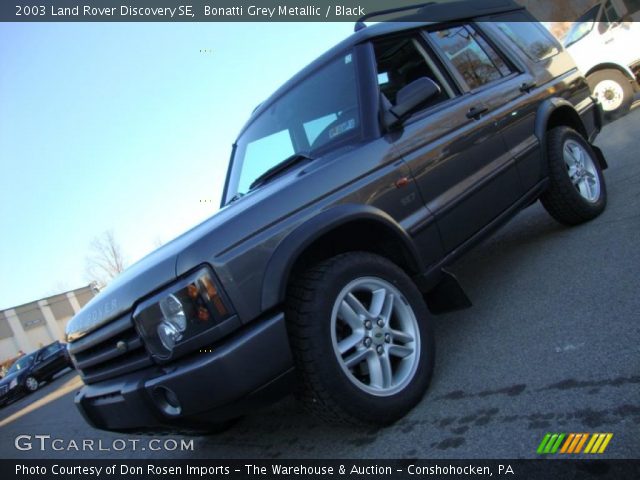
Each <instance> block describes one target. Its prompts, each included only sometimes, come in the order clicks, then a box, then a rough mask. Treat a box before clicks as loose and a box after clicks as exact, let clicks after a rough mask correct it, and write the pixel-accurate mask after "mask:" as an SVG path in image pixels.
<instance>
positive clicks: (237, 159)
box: [229, 53, 360, 195]
mask: <svg viewBox="0 0 640 480" xmlns="http://www.w3.org/2000/svg"><path fill="white" fill-rule="evenodd" d="M358 108H359V107H358V92H357V90H356V80H355V69H354V65H353V58H352V55H351V54H350V53H349V54H345V55H342V56H340V57H339V58H337V59H336V60H334V61H333V62H331V63H329V64H328V65H326V66H325V67H323V68H321V69H320V70H318V71H316V72H315V73H313V74H311V75H310V76H309V77H307V78H306V79H305V80H302V81H301V82H300V83H299V84H298V85H296V86H295V87H293V88H292V89H291V90H289V91H288V92H286V93H285V94H283V95H282V96H281V97H280V98H278V99H277V100H276V101H275V102H273V103H272V104H271V105H269V107H268V108H266V109H265V110H264V111H263V112H262V113H260V115H259V116H258V117H256V118H255V119H254V120H252V121H251V123H250V124H249V126H248V127H247V129H246V130H245V131H244V132H243V133H242V134H241V135H240V137H239V138H238V140H237V149H236V152H235V154H234V157H233V164H232V170H231V172H232V173H231V178H230V188H229V192H230V193H231V195H233V194H234V193H236V192H240V193H246V192H247V191H248V190H249V187H250V185H251V184H252V182H253V181H254V180H255V179H256V178H257V177H259V176H260V175H261V174H263V173H264V172H265V171H267V170H269V169H270V168H272V167H274V166H275V165H277V164H278V163H280V162H282V161H283V160H286V159H287V158H288V157H290V156H291V155H293V154H295V153H310V154H312V155H313V154H314V152H316V151H317V150H321V149H324V150H326V149H328V148H331V147H332V146H334V145H337V144H340V143H343V142H344V141H345V140H349V139H353V137H354V136H356V135H358V133H359V127H360V117H359V110H358Z"/></svg>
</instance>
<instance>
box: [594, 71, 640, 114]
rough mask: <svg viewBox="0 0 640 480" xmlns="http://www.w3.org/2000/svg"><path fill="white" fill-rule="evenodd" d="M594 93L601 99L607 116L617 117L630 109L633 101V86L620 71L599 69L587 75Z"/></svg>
mask: <svg viewBox="0 0 640 480" xmlns="http://www.w3.org/2000/svg"><path fill="white" fill-rule="evenodd" d="M587 82H588V83H589V87H591V92H593V95H594V96H595V97H597V98H598V100H600V103H601V104H602V109H603V110H604V114H605V117H606V118H607V119H608V120H613V119H616V118H618V117H620V116H622V115H624V114H625V113H627V112H628V111H629V108H630V107H631V104H632V103H633V88H632V87H631V83H629V79H628V78H627V77H626V76H625V75H624V74H623V73H622V72H620V71H618V70H613V69H607V70H599V71H597V72H594V73H592V74H591V75H589V76H588V77H587Z"/></svg>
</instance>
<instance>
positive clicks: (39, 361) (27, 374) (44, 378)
mask: <svg viewBox="0 0 640 480" xmlns="http://www.w3.org/2000/svg"><path fill="white" fill-rule="evenodd" d="M68 367H71V361H70V358H69V354H68V352H67V348H66V346H65V345H63V344H62V343H60V342H57V341H56V342H53V343H52V344H50V345H47V346H46V347H43V348H41V349H39V350H36V351H35V352H33V353H30V354H28V355H25V356H23V357H20V358H19V359H17V360H16V361H15V362H14V363H13V365H11V367H10V368H9V371H8V372H7V375H6V376H5V377H4V378H2V380H0V405H5V404H7V403H9V402H11V401H13V400H15V399H16V398H18V397H20V396H22V395H25V394H28V393H31V392H35V391H36V390H37V389H38V388H39V386H40V383H41V382H48V381H50V380H51V379H52V378H53V376H54V375H56V374H57V373H59V372H61V371H62V370H64V369H65V368H68Z"/></svg>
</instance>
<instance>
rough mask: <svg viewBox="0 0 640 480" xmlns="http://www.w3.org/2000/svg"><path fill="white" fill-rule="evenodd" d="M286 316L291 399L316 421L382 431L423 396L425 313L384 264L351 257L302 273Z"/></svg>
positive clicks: (414, 293) (428, 365)
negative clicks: (292, 370)
mask: <svg viewBox="0 0 640 480" xmlns="http://www.w3.org/2000/svg"><path fill="white" fill-rule="evenodd" d="M286 314H287V325H288V330H289V334H290V338H291V345H292V349H293V353H294V357H295V360H296V369H297V372H298V375H299V386H298V392H297V393H298V397H299V398H300V399H301V400H302V401H303V403H304V404H305V405H306V406H307V407H308V408H309V409H310V410H311V411H312V412H313V413H315V414H316V415H318V416H320V417H321V418H323V419H325V420H328V421H331V422H336V421H338V422H347V423H355V424H376V425H385V424H389V423H392V422H394V421H395V420H397V419H399V418H401V417H402V416H404V415H405V414H406V413H407V412H408V411H409V410H410V409H411V408H412V407H413V406H415V405H416V404H417V403H418V402H419V401H420V399H421V398H422V396H423V395H424V392H425V391H426V389H427V387H428V385H429V381H430V378H431V374H432V371H433V364H434V339H433V333H432V331H431V327H430V318H429V314H428V311H427V308H426V305H425V303H424V301H423V299H422V296H421V295H420V292H419V291H418V289H417V288H416V286H415V285H414V283H413V282H412V281H411V279H410V278H409V277H408V276H407V275H406V273H405V272H404V271H403V270H401V269H400V268H399V267H398V266H396V265H395V264H393V263H392V262H390V261H389V260H387V259H386V258H383V257H380V256H378V255H374V254H370V253H365V252H351V253H345V254H342V255H338V256H336V257H333V258H331V259H329V260H326V261H324V262H322V263H320V264H318V265H316V266H315V267H313V268H311V269H309V270H307V271H306V272H304V273H303V274H302V275H300V276H299V277H298V278H296V279H295V280H294V282H293V284H292V285H291V286H290V288H289V294H288V302H287V312H286Z"/></svg>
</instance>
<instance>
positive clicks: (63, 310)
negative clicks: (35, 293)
mask: <svg viewBox="0 0 640 480" xmlns="http://www.w3.org/2000/svg"><path fill="white" fill-rule="evenodd" d="M96 294H97V290H96V289H95V287H92V286H91V285H88V286H86V287H82V288H78V289H76V290H71V291H69V292H64V293H60V294H58V295H53V296H51V297H47V298H43V299H41V300H36V301H34V302H30V303H26V304H24V305H20V306H17V307H13V308H8V309H6V310H2V311H0V362H3V361H5V360H7V359H9V358H13V357H15V356H16V355H18V354H19V352H23V353H30V352H33V351H34V350H37V349H38V348H40V347H41V346H43V345H48V344H49V343H51V342H53V341H55V340H61V341H64V331H65V327H66V326H67V322H68V321H69V320H70V319H71V317H73V316H74V315H75V314H76V313H77V312H78V311H79V310H80V308H82V307H83V306H84V305H85V304H86V303H87V302H89V300H91V299H92V298H93V297H94V296H95V295H96Z"/></svg>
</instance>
